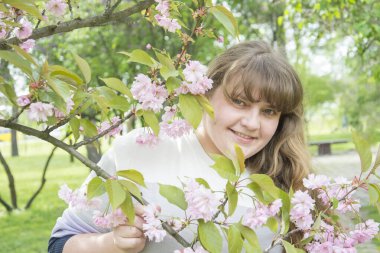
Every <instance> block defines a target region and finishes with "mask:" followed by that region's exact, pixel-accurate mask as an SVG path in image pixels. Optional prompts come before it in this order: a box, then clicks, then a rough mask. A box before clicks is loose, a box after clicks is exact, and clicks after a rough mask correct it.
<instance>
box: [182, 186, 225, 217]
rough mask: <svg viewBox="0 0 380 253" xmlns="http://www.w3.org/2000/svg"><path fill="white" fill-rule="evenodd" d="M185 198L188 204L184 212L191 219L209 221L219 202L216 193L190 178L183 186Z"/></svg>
mask: <svg viewBox="0 0 380 253" xmlns="http://www.w3.org/2000/svg"><path fill="white" fill-rule="evenodd" d="M184 192H185V199H186V202H187V204H188V206H187V209H186V212H187V214H188V216H189V217H190V218H191V219H204V221H205V222H207V221H210V220H211V219H212V217H213V215H214V214H215V213H216V212H217V211H218V206H219V204H220V201H219V199H218V198H217V196H216V194H215V193H213V192H212V191H211V190H210V189H207V188H206V187H204V186H203V185H200V184H198V183H197V182H196V181H195V180H194V179H190V180H189V181H188V182H187V184H186V185H185V187H184Z"/></svg>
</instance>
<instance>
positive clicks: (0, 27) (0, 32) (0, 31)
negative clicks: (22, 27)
mask: <svg viewBox="0 0 380 253" xmlns="http://www.w3.org/2000/svg"><path fill="white" fill-rule="evenodd" d="M6 35H7V30H6V25H5V23H3V22H1V21H0V39H4V38H5V36H6Z"/></svg>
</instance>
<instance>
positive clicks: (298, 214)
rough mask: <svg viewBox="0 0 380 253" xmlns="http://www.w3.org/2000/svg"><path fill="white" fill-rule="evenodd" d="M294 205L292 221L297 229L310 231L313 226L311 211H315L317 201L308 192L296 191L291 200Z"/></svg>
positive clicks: (291, 213)
mask: <svg viewBox="0 0 380 253" xmlns="http://www.w3.org/2000/svg"><path fill="white" fill-rule="evenodd" d="M291 203H292V205H293V207H292V209H291V210H290V220H291V221H292V222H293V223H294V224H295V225H296V227H297V228H300V229H302V230H309V229H310V228H311V225H313V223H314V221H313V217H312V214H311V210H313V209H314V204H315V200H314V199H312V198H311V197H310V195H309V194H308V193H307V192H306V191H300V190H298V191H296V192H295V193H294V195H293V197H292V199H291Z"/></svg>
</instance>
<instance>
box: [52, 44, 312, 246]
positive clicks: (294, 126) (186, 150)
mask: <svg viewBox="0 0 380 253" xmlns="http://www.w3.org/2000/svg"><path fill="white" fill-rule="evenodd" d="M208 76H209V78H211V79H212V80H213V88H212V89H211V90H209V91H208V93H207V94H206V95H207V97H208V98H209V100H210V102H211V104H212V106H213V108H214V113H215V117H214V118H211V117H210V116H209V115H207V114H204V116H203V119H202V122H201V125H200V127H199V128H198V129H196V131H195V133H191V134H188V135H185V136H183V137H180V138H177V139H170V138H168V137H166V136H160V141H159V143H158V144H157V145H156V146H154V147H148V146H141V145H139V144H137V143H136V141H135V140H136V137H137V136H139V135H140V134H141V133H142V132H144V130H143V129H136V130H133V131H131V132H130V133H128V134H127V135H125V136H122V137H120V138H117V139H116V140H115V141H114V143H113V147H112V148H111V150H110V151H108V152H107V153H106V154H105V155H104V156H103V158H102V160H101V161H100V163H99V165H100V166H101V167H102V168H103V169H105V170H106V171H108V172H109V173H113V174H114V173H115V171H117V170H124V169H128V168H135V169H138V170H139V171H140V172H142V174H143V175H144V177H145V181H146V182H150V183H153V184H152V185H149V187H148V190H143V195H144V197H145V198H146V199H147V200H148V201H149V202H151V203H159V204H160V205H161V208H162V211H163V213H164V214H165V215H168V216H178V215H181V214H180V211H179V210H176V209H175V208H174V207H166V206H165V205H166V204H165V201H164V200H163V199H162V198H161V197H160V196H159V195H158V194H157V192H158V190H157V189H158V188H157V184H156V183H157V182H158V183H167V184H178V182H179V181H178V178H183V177H193V178H196V177H202V178H204V179H206V180H207V181H208V182H209V183H210V186H211V188H212V189H214V190H218V189H223V187H224V185H225V181H224V180H223V179H222V178H220V177H219V176H218V175H217V174H216V172H215V171H214V170H212V169H211V168H210V165H212V164H213V160H212V159H211V158H210V157H209V154H212V153H216V154H223V155H226V156H231V154H234V145H235V144H238V145H239V146H240V147H241V148H242V150H243V153H244V156H245V158H246V167H247V169H248V171H249V172H250V173H265V174H267V175H269V176H271V177H272V178H273V180H274V181H275V183H276V184H277V185H278V186H279V187H281V188H283V189H284V190H289V189H290V187H292V188H293V189H299V188H300V187H301V185H302V179H303V178H304V177H305V176H306V175H307V174H308V172H309V168H310V161H309V156H308V153H307V149H306V146H305V142H304V136H303V118H302V117H303V106H302V99H303V91H302V86H301V83H300V80H299V78H298V76H297V74H296V73H295V71H294V70H293V68H292V67H291V66H290V65H289V64H288V63H287V61H286V60H285V59H284V58H283V57H282V56H281V55H279V54H277V53H275V52H274V51H272V49H271V48H270V47H269V46H268V45H267V44H266V43H264V42H255V41H253V42H244V43H240V44H238V45H235V46H233V47H231V48H230V49H228V50H227V51H226V52H224V53H223V54H221V55H220V56H218V57H217V58H216V59H215V60H214V61H213V62H212V63H211V64H210V66H209V71H208ZM93 176H94V175H93V174H92V175H90V176H89V178H88V179H87V181H86V182H88V180H89V179H90V178H92V177H93ZM86 182H85V183H86ZM136 214H137V219H136V222H135V224H134V225H132V226H128V225H121V226H118V227H117V228H115V229H114V230H113V231H109V230H104V229H101V228H98V227H96V225H95V224H93V223H92V221H91V215H90V212H89V211H82V212H81V211H78V210H73V209H72V208H68V209H67V210H65V212H64V214H63V215H62V217H61V218H59V219H58V221H57V224H56V226H55V228H54V229H53V233H52V238H51V239H50V242H49V252H54V253H55V252H59V253H60V252H64V253H70V252H92V253H94V252H128V253H135V252H173V250H175V249H178V248H179V246H178V244H176V242H175V241H174V240H173V239H172V238H169V236H167V239H165V240H164V241H163V242H162V243H159V244H151V243H146V239H145V237H144V235H143V232H142V224H143V220H142V219H141V217H139V215H140V216H141V215H142V210H141V208H140V207H137V208H136ZM185 237H186V235H185ZM259 238H260V242H261V243H262V244H263V245H265V244H267V243H270V240H271V235H270V234H268V233H267V232H265V231H264V232H262V233H260V232H259Z"/></svg>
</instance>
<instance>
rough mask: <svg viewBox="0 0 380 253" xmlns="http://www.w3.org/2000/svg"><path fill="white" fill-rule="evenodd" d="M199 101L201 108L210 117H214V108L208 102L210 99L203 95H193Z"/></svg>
mask: <svg viewBox="0 0 380 253" xmlns="http://www.w3.org/2000/svg"><path fill="white" fill-rule="evenodd" d="M195 97H196V98H197V100H198V102H199V104H200V105H201V106H202V108H203V110H204V111H205V112H207V114H208V115H209V116H210V118H212V119H214V118H215V115H214V108H212V105H211V104H210V101H209V100H208V99H207V98H206V96H204V95H197V96H195Z"/></svg>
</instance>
